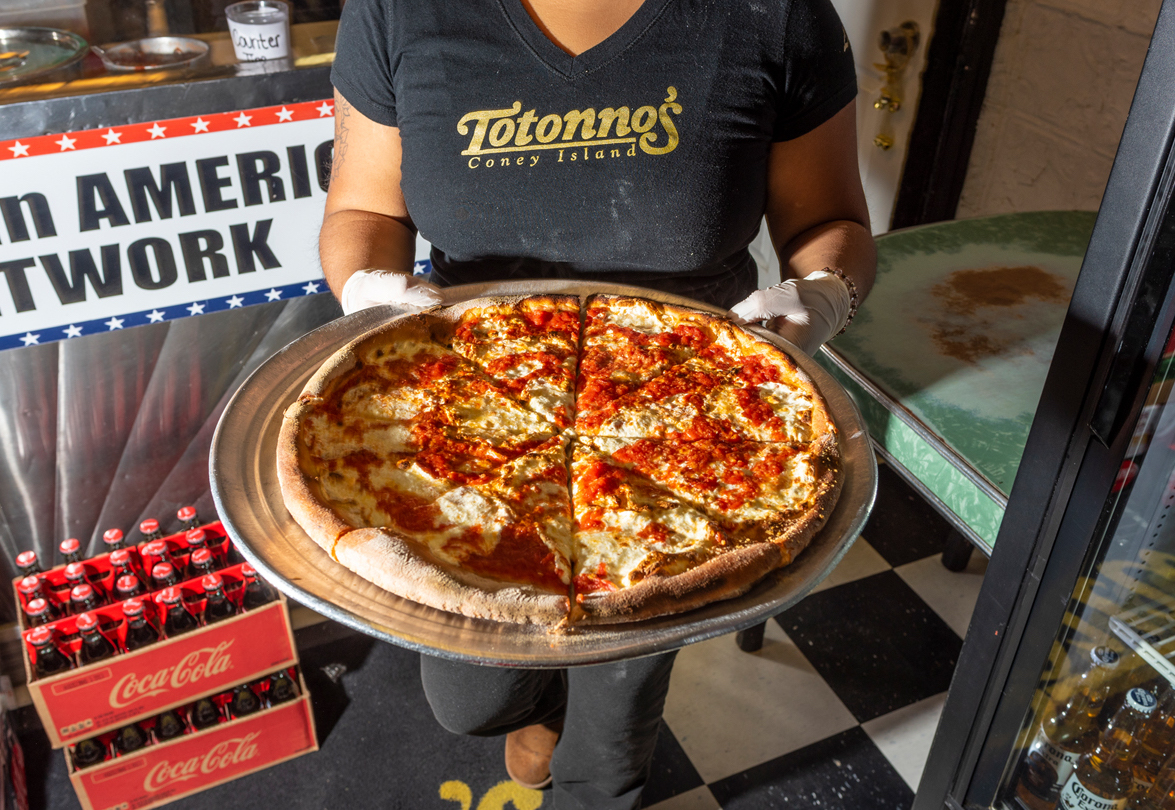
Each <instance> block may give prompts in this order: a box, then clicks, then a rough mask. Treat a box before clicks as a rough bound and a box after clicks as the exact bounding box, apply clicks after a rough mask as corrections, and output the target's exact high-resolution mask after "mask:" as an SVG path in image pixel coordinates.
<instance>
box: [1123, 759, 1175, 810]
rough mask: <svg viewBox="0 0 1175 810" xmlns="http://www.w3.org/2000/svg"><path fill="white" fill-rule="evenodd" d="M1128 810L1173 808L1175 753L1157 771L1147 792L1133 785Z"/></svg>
mask: <svg viewBox="0 0 1175 810" xmlns="http://www.w3.org/2000/svg"><path fill="white" fill-rule="evenodd" d="M1127 807H1128V808H1129V810H1171V808H1175V752H1173V753H1172V754H1171V756H1170V757H1169V758H1168V759H1167V762H1166V764H1164V765H1163V767H1162V768H1160V769H1159V773H1158V776H1157V777H1156V778H1155V781H1154V784H1153V785H1151V786H1150V788H1149V789H1148V790H1141V789H1139V788H1138V786H1137V785H1135V790H1134V795H1133V796H1132V797H1131V799H1130V804H1129V805H1127Z"/></svg>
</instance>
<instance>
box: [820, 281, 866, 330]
mask: <svg viewBox="0 0 1175 810" xmlns="http://www.w3.org/2000/svg"><path fill="white" fill-rule="evenodd" d="M824 272H825V273H832V275H834V276H836V277H837V278H839V279H840V280H841V281H843V282H844V283H845V287H846V288H847V289H848V291H849V317H848V318H847V319H846V320H845V325H844V326H842V327H841V328H840V331H839V332H837V333H836V334H835V335H833V337H838V336H840V335H843V334H844V333H845V330H846V329H848V328H849V324H851V323H852V322H853V318H854V317H856V315H857V304H859V303H861V299H860V296H858V295H857V285H856V284H854V283H853V280H852V279H851V278H849V277H848V276H847V275H845V271H844V270H841V269H840V268H839V267H837V268H835V269H834V268H831V267H825V268H824Z"/></svg>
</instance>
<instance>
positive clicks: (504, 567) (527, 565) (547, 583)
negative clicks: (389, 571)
mask: <svg viewBox="0 0 1175 810" xmlns="http://www.w3.org/2000/svg"><path fill="white" fill-rule="evenodd" d="M446 548H448V545H446ZM462 565H463V566H464V567H466V568H468V569H469V570H471V571H474V572H475V573H478V574H483V575H485V576H488V577H493V578H495V579H504V580H508V581H510V582H521V583H527V584H531V585H537V586H538V587H540V588H544V589H546V590H549V591H555V592H557V593H565V592H566V590H567V586H566V585H565V584H564V582H563V580H562V578H561V577H560V576H559V572H558V570H557V569H556V568H555V553H554V552H553V551H551V549H550V548H549V547H548V546H547V545H546V543H544V542H543V541H542V540H541V539H540V536H539V532H538V529H537V528H536V527H535V526H534V524H532V523H529V522H525V523H511V524H508V525H506V526H505V527H503V529H502V533H501V535H500V536H499V539H498V545H497V546H496V547H495V548H494V550H493V551H491V552H490V553H489V554H473V555H470V556H468V557H465V558H464V559H463V560H462Z"/></svg>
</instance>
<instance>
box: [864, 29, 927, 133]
mask: <svg viewBox="0 0 1175 810" xmlns="http://www.w3.org/2000/svg"><path fill="white" fill-rule="evenodd" d="M921 39H922V34H921V31H920V30H919V28H918V23H916V22H914V21H913V20H907V21H906V22H904V23H902V24H901V25H899V26H896V27H894V28H888V29H886V30H884V31H882V32H881V36H880V37H879V38H878V47H880V48H881V53H882V55H883V56H884V58H885V63H884V64H874V65H873V66H874V67H875V68H877V69H878V70H880V71H881V72H882V73H884V74H885V84H884V86H883V87H882V88H881V94H880V95H879V96H878V97H877V100H876V101H874V102H873V108H874V109H876V110H880V111H881V112H883V113H896V112H897V111H898V110H900V109H901V108H902V83H903V81H904V79H905V73H906V66H907V65H909V64H910V59H911V57H913V55H914V52H915V51H917V50H918V43H919V42H920V41H921ZM873 143H874V144H875V145H876V146H877V147H878V148H880V149H889V148H890V147H892V146H893V144H894V136H893V127H892V125H891V122H890V120H889V118H888V116H887V117H886V118H885V119H884V120H883V121H882V124H881V131H880V132H879V133H878V134H877V137H875V138H874V139H873Z"/></svg>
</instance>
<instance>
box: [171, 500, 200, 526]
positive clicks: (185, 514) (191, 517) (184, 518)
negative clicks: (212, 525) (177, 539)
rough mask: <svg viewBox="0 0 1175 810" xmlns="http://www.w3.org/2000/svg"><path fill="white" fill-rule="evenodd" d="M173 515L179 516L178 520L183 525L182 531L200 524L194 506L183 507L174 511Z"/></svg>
mask: <svg viewBox="0 0 1175 810" xmlns="http://www.w3.org/2000/svg"><path fill="white" fill-rule="evenodd" d="M175 516H176V517H177V518H179V522H180V524H181V525H182V526H183V528H184V531H188V530H189V529H194V528H196V527H197V526H199V525H200V516H199V515H197V514H196V507H194V506H185V507H183V508H182V509H180V510H179V511H178V512H176V513H175Z"/></svg>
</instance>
